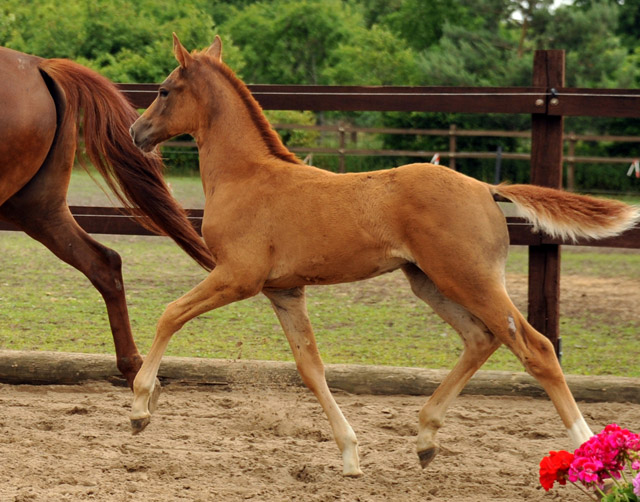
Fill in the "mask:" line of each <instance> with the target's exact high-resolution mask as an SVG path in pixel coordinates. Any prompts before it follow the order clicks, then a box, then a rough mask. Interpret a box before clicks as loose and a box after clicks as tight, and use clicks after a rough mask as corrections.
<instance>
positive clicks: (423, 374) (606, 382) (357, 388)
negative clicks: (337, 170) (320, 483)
mask: <svg viewBox="0 0 640 502" xmlns="http://www.w3.org/2000/svg"><path fill="white" fill-rule="evenodd" d="M447 373H448V370H433V369H423V368H402V367H392V366H370V365H357V364H328V365H327V367H326V376H327V382H328V383H329V386H330V387H331V388H332V389H334V390H342V391H345V392H349V393H352V394H371V395H424V396H428V395H431V394H432V393H433V391H434V390H435V389H436V388H437V387H438V385H439V384H440V382H441V381H442V379H443V378H444V376H445V375H446V374H447ZM158 377H159V378H160V380H161V381H163V383H164V384H167V383H186V384H192V385H224V386H229V385H234V384H249V385H251V384H261V385H264V384H268V385H285V386H286V385H292V386H303V383H302V380H301V379H300V377H299V375H298V372H297V371H296V366H295V363H293V362H276V361H252V360H236V361H233V360H223V359H198V358H190V357H169V356H167V357H164V358H163V360H162V364H161V366H160V371H159V373H158ZM566 378H567V382H568V384H569V387H570V388H571V391H572V392H573V394H574V397H575V398H576V399H577V400H579V401H591V402H629V403H636V404H640V379H637V378H626V377H614V376H582V375H567V376H566ZM91 380H107V381H112V382H115V383H119V384H123V382H124V381H123V380H122V378H121V375H120V373H119V372H118V369H117V368H116V363H115V357H114V356H111V355H107V354H78V353H69V352H44V351H42V352H38V351H16V350H0V382H2V383H8V384H14V385H19V384H31V385H34V384H35V385H43V384H49V385H52V384H58V385H60V384H63V385H75V384H82V383H84V382H87V381H91ZM462 393H463V394H471V395H485V396H528V397H535V398H545V399H546V394H545V393H544V391H543V390H542V388H541V387H540V385H539V384H538V383H537V382H536V381H535V380H534V379H533V378H532V377H530V376H529V375H527V374H526V373H518V372H508V371H479V372H478V373H476V375H475V376H474V377H473V378H472V379H471V381H470V382H469V383H468V384H467V386H466V387H465V389H464V390H463V392H462Z"/></svg>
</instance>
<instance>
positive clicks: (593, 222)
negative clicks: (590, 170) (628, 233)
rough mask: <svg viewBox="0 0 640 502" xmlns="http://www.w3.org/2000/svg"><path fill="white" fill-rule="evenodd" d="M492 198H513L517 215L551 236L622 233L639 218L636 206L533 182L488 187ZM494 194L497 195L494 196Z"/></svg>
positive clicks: (572, 237)
mask: <svg viewBox="0 0 640 502" xmlns="http://www.w3.org/2000/svg"><path fill="white" fill-rule="evenodd" d="M490 189H491V192H492V193H493V194H494V198H495V199H496V200H504V199H506V200H508V201H511V202H513V204H514V205H515V207H516V209H517V211H518V213H519V216H522V217H523V218H525V219H527V220H529V221H530V222H531V223H533V225H534V228H536V229H540V230H542V231H544V232H545V233H547V234H549V235H551V236H552V237H560V238H562V239H568V240H572V241H574V242H575V241H577V240H578V239H579V238H586V239H603V238H605V237H613V236H614V235H618V234H621V233H623V232H624V231H625V230H627V229H629V228H631V227H633V226H634V225H635V224H636V223H638V222H640V207H638V206H630V205H628V204H625V203H623V202H620V201H617V200H610V199H597V198H595V197H589V196H586V195H578V194H574V193H570V192H565V191H563V190H556V189H553V188H544V187H539V186H535V185H498V186H492V187H490ZM496 195H497V197H496Z"/></svg>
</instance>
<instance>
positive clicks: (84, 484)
mask: <svg viewBox="0 0 640 502" xmlns="http://www.w3.org/2000/svg"><path fill="white" fill-rule="evenodd" d="M336 399H337V400H338V402H339V404H340V405H341V407H342V409H343V411H344V413H345V415H346V416H347V418H348V420H349V421H350V422H351V424H352V426H353V427H354V429H355V431H356V434H358V438H359V441H360V455H361V463H362V468H363V470H364V472H365V475H364V476H363V477H361V478H358V479H349V478H343V477H342V475H341V461H340V455H339V453H338V449H337V447H336V445H335V443H334V442H333V439H332V436H331V432H330V430H329V426H328V423H327V421H326V419H325V417H324V414H323V413H322V411H321V409H320V406H319V405H318V404H317V402H316V400H315V398H314V397H313V396H312V395H311V394H310V393H309V392H308V391H307V390H306V389H303V388H297V387H287V386H284V385H282V386H278V385H275V386H274V385H271V386H264V385H261V384H259V383H256V384H255V385H233V386H228V385H220V386H211V385H210V386H194V385H191V386H188V385H183V384H176V383H174V384H170V385H168V386H165V388H164V392H163V394H162V396H161V399H160V407H159V409H158V411H157V412H156V414H155V415H154V418H153V421H152V423H151V425H150V426H149V427H148V428H147V429H146V430H145V431H144V432H143V433H142V434H141V435H138V436H132V435H131V433H130V430H129V424H128V418H127V414H128V411H129V407H130V402H131V393H130V391H129V390H128V389H126V388H122V387H115V386H113V385H111V384H109V383H106V382H95V383H89V384H86V385H78V386H30V385H19V386H13V385H6V384H1V385H0V467H1V468H0V501H1V502H27V501H29V502H31V501H33V502H40V501H42V502H45V501H47V502H50V501H56V502H57V501H90V500H99V501H109V502H124V501H127V502H135V501H156V502H169V501H193V502H204V501H240V500H255V501H289V500H292V501H305V502H306V501H326V502H329V501H335V500H340V501H360V502H365V501H367V502H369V501H385V502H386V501H405V500H406V501H409V500H412V501H413V500H434V501H435V500H439V501H461V500H469V501H474V502H489V501H491V502H495V501H514V502H515V501H522V500H526V501H549V500H581V498H580V497H581V496H582V495H581V494H579V492H578V490H577V489H576V488H574V487H571V486H569V487H559V488H558V489H557V490H555V489H554V490H553V491H552V492H549V493H545V492H544V490H542V489H541V488H539V485H538V479H537V468H538V463H539V461H540V458H541V457H542V456H543V455H545V454H546V453H547V452H548V451H549V450H552V449H568V448H569V447H570V445H569V444H568V440H567V438H566V435H565V433H564V430H563V427H562V425H561V422H560V419H559V418H558V416H557V415H556V413H555V410H554V409H553V407H552V405H551V403H550V402H549V401H548V400H544V399H533V398H514V397H484V396H461V397H459V398H458V399H457V400H456V402H455V403H454V405H453V406H452V408H451V409H450V411H449V414H448V417H447V421H446V423H445V426H444V427H443V429H441V432H440V435H439V438H440V441H441V446H442V447H443V451H442V452H441V454H440V455H439V456H438V457H436V459H435V460H434V462H433V463H432V464H431V466H430V467H429V468H428V469H427V470H424V471H423V470H422V469H420V467H419V465H418V461H417V457H416V454H415V451H414V441H415V439H414V438H415V434H416V433H417V415H418V411H419V409H420V407H421V405H422V404H423V402H424V401H425V398H424V397H415V396H363V395H350V394H347V393H344V392H336ZM581 408H582V410H583V412H584V414H585V416H586V418H587V421H588V422H589V423H590V424H591V425H592V427H593V428H594V430H597V431H599V430H600V429H601V428H602V427H603V426H604V425H606V424H607V423H609V422H612V421H617V422H618V423H620V424H623V425H625V426H626V427H629V428H630V429H632V430H637V429H638V425H640V424H639V417H640V405H631V404H618V403H581Z"/></svg>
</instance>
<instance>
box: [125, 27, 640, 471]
mask: <svg viewBox="0 0 640 502" xmlns="http://www.w3.org/2000/svg"><path fill="white" fill-rule="evenodd" d="M174 53H175V56H176V59H177V60H178V62H179V64H180V66H179V67H178V68H177V69H176V70H174V71H173V73H171V75H169V77H168V78H167V79H166V80H165V81H164V82H163V83H162V84H161V86H160V88H159V91H158V96H157V98H156V100H155V101H154V102H153V104H152V105H151V106H150V107H149V108H148V109H147V110H146V111H145V112H144V114H143V115H142V116H141V117H140V118H139V119H138V120H137V121H136V122H135V123H134V124H133V126H132V127H131V135H132V137H133V139H134V142H135V143H136V145H138V146H139V147H140V148H141V149H143V150H144V151H146V152H150V151H152V150H153V148H154V147H155V145H157V144H158V143H159V142H161V141H165V140H167V139H169V138H171V137H173V136H175V135H177V134H181V133H189V134H191V135H193V136H194V137H195V139H196V141H197V144H198V148H199V152H200V172H201V174H202V182H203V185H204V191H205V196H206V202H205V212H204V220H203V227H202V232H203V236H204V239H205V242H206V244H207V246H209V249H210V250H211V252H212V254H213V257H214V261H215V263H216V266H215V268H214V269H213V271H211V273H210V274H209V276H208V277H207V278H206V279H205V280H204V281H203V282H202V283H200V284H199V285H197V286H196V287H195V288H194V289H192V290H191V291H190V292H188V293H187V294H185V295H184V296H183V297H182V298H180V299H178V300H176V301H175V302H172V303H171V304H169V306H168V307H167V309H166V310H165V312H164V313H163V315H162V316H161V318H160V320H159V322H158V327H157V333H156V336H155V339H154V341H153V345H152V347H151V350H150V352H149V354H148V355H147V357H146V359H145V361H144V363H143V365H142V368H141V369H140V372H139V373H138V375H137V376H136V379H135V382H134V386H133V391H134V400H133V407H132V412H131V422H132V426H133V429H134V432H139V431H141V430H142V429H143V428H144V427H145V426H146V425H147V424H148V422H149V420H150V412H149V407H148V404H149V402H150V401H151V400H152V399H151V395H152V392H153V390H154V381H155V377H156V373H157V371H158V366H159V365H160V359H161V358H162V354H163V352H164V350H165V348H166V346H167V344H168V343H169V339H170V338H171V336H172V335H173V334H174V333H175V332H176V331H178V330H179V329H180V328H181V327H182V326H183V325H184V324H185V323H186V322H187V321H189V320H190V319H192V318H193V317H195V316H197V315H199V314H202V313H204V312H207V311H209V310H212V309H215V308H217V307H221V306H222V305H226V304H229V303H231V302H235V301H238V300H242V299H244V298H248V297H250V296H252V295H255V294H257V293H259V292H262V293H264V294H265V295H266V296H267V297H268V298H269V299H270V300H271V303H272V304H273V308H274V310H275V313H276V315H277V316H278V318H279V320H280V323H281V324H282V327H283V329H284V332H285V334H286V336H287V338H288V340H289V344H290V345H291V349H292V351H293V354H294V356H295V360H296V363H297V367H298V370H299V372H300V374H301V376H302V379H303V380H304V382H305V383H306V385H307V386H308V387H309V388H310V389H311V390H312V391H313V392H314V393H315V395H316V396H317V398H318V400H319V402H320V404H321V405H322V407H323V408H324V411H325V412H326V414H327V417H328V419H329V422H330V424H331V427H332V429H333V434H334V437H335V439H336V442H337V444H338V447H339V448H340V450H341V452H342V457H343V472H344V474H345V475H349V476H356V475H359V474H360V472H361V471H360V467H359V461H358V453H357V441H356V436H355V434H354V432H353V430H352V428H351V426H350V425H349V424H348V423H347V421H346V419H345V418H344V416H343V414H342V412H341V411H340V409H339V408H338V405H337V404H336V402H335V401H334V399H333V397H332V396H331V393H330V391H329V388H328V387H327V384H326V381H325V378H324V367H323V364H322V360H321V358H320V355H319V353H318V350H317V348H316V343H315V340H314V335H313V331H312V328H311V324H310V322H309V316H308V314H307V309H306V306H305V295H304V287H305V286H306V285H308V284H333V283H339V282H347V281H356V280H360V279H366V278H368V277H373V276H376V275H378V274H382V273H384V272H389V271H391V270H394V269H398V268H400V269H402V271H403V272H404V273H405V275H406V276H407V278H408V280H409V283H410V284H411V288H412V289H413V292H414V293H415V294H416V295H417V296H418V297H420V298H421V299H423V300H424V301H425V302H427V303H428V304H430V305H431V306H432V307H433V308H434V309H435V310H436V312H437V313H438V314H440V315H441V316H442V317H443V318H444V319H445V320H446V321H447V322H449V323H450V324H451V325H452V326H453V327H454V328H455V329H456V330H457V331H458V333H459V334H460V336H461V337H462V340H463V341H464V350H463V353H462V355H461V357H460V360H459V361H458V363H457V364H456V366H455V367H454V369H453V370H452V371H451V373H450V374H449V375H448V376H447V377H446V378H445V379H444V381H443V382H442V384H441V385H440V387H439V388H438V389H437V390H436V391H435V392H434V394H433V395H432V396H431V397H430V399H429V400H428V402H427V403H426V404H425V406H424V408H423V409H422V410H421V412H420V416H419V420H420V423H419V434H418V440H417V449H418V455H419V458H420V461H421V463H422V465H423V466H426V465H427V464H428V463H429V462H430V461H431V460H432V458H433V457H434V455H435V454H436V452H437V445H436V442H435V435H436V432H437V431H438V429H439V428H440V427H441V426H442V424H443V420H444V414H445V411H446V409H447V407H448V406H449V405H450V404H451V402H452V401H453V400H454V399H455V397H456V396H457V395H458V393H459V392H460V391H461V390H462V388H463V387H464V385H465V383H466V382H467V381H468V380H469V378H471V376H472V375H473V374H474V373H475V372H476V370H477V369H478V368H480V366H482V364H483V363H484V362H485V361H486V360H487V358H488V357H489V356H490V355H491V354H492V353H493V352H494V351H495V350H496V349H497V348H498V347H499V346H500V345H501V344H503V343H504V344H506V345H507V346H508V347H509V348H510V349H511V350H512V351H513V353H514V354H515V355H516V356H517V357H518V358H519V359H520V361H521V362H522V363H523V365H524V367H525V368H526V370H527V371H528V372H529V373H531V374H532V375H533V376H534V377H535V378H536V379H537V380H538V381H539V382H540V384H541V385H542V386H543V387H544V389H545V390H546V391H547V393H548V394H549V396H550V398H551V400H552V401H553V403H554V405H555V407H556V409H557V411H558V413H559V415H560V417H561V418H562V421H563V422H564V425H565V427H566V428H567V430H568V433H569V436H570V438H571V439H572V440H573V442H574V443H576V444H580V443H582V442H583V441H585V440H586V439H588V438H589V437H590V436H591V434H592V433H591V430H590V429H589V427H588V426H587V424H586V423H585V421H584V419H583V417H582V415H581V413H580V410H579V409H578V407H577V406H576V403H575V401H574V399H573V396H572V395H571V391H570V390H569V388H568V387H567V384H566V382H565V379H564V375H563V374H562V370H561V368H560V365H559V364H558V360H557V359H556V357H555V354H554V351H553V347H552V345H551V343H550V342H549V341H548V340H547V339H546V338H545V337H544V336H543V335H542V334H540V333H538V332H537V331H536V330H534V328H532V327H531V326H530V325H529V323H528V322H527V321H526V319H525V318H524V317H523V316H522V314H521V313H520V312H518V310H517V309H516V307H515V306H514V304H513V303H512V302H511V300H510V299H509V296H508V295H507V292H506V290H505V281H504V266H505V260H506V258H507V251H508V248H509V235H508V232H507V225H506V223H505V218H504V216H503V214H502V212H501V210H500V209H499V207H498V205H497V204H496V202H495V198H496V197H497V198H503V199H508V200H510V201H512V202H513V203H514V204H515V205H516V206H517V207H518V208H520V209H521V211H522V212H523V214H524V216H525V217H527V218H528V219H529V220H531V221H532V222H533V223H535V224H536V225H537V226H538V227H539V228H541V229H542V230H544V231H546V232H549V233H551V234H557V235H561V236H563V237H592V238H598V237H603V236H607V235H614V234H617V233H619V232H622V231H624V230H625V229H626V228H628V227H630V226H632V225H633V224H634V222H635V221H637V220H638V219H639V218H640V211H638V210H637V209H636V208H633V207H630V206H627V205H625V204H622V203H619V202H615V201H604V200H597V199H593V198H589V197H583V196H578V195H573V194H569V193H565V192H562V191H559V190H552V189H546V188H540V187H534V186H525V185H513V186H506V185H499V186H492V185H488V184H486V183H483V182H481V181H477V180H475V179H472V178H469V177H467V176H464V175H462V174H460V173H457V172H455V171H452V170H451V169H447V168H445V167H440V166H435V165H430V164H411V165H407V166H402V167H398V168H396V169H390V170H387V171H378V172H369V173H358V174H333V173H330V172H326V171H322V170H320V169H316V168H314V167H309V166H305V165H303V164H302V163H301V162H299V161H298V160H297V159H296V158H295V157H294V156H293V155H292V154H291V153H290V152H289V151H288V150H287V149H286V148H285V147H284V146H283V144H282V143H281V142H280V140H279V138H278V136H277V135H276V133H275V132H274V131H273V130H272V129H270V127H269V124H268V123H267V121H266V119H265V117H264V115H263V114H262V111H261V109H260V107H259V105H258V104H257V102H256V101H255V100H254V99H253V97H252V96H251V94H250V92H249V90H248V89H247V87H246V86H245V85H244V84H243V83H242V82H241V81H240V80H239V79H238V78H236V77H235V76H234V74H233V72H232V71H231V70H230V69H229V68H228V67H227V66H226V65H224V64H223V63H222V59H221V53H222V44H221V42H220V39H219V38H216V40H215V41H214V42H213V44H212V45H211V46H210V47H209V48H208V49H207V50H205V51H203V52H200V53H193V54H189V52H187V51H186V50H185V48H184V47H183V46H182V45H181V44H180V42H179V40H178V39H177V37H175V35H174Z"/></svg>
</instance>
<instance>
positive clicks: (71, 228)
mask: <svg viewBox="0 0 640 502" xmlns="http://www.w3.org/2000/svg"><path fill="white" fill-rule="evenodd" d="M0 74H1V75H2V78H1V79H0V103H2V106H0V218H2V219H4V220H7V221H10V222H12V223H14V224H15V225H17V226H18V227H19V228H21V229H22V230H24V231H25V232H26V233H27V234H29V235H30V236H31V237H33V238H34V239H36V240H38V241H40V242H42V243H43V244H44V245H45V246H47V247H48V248H49V249H50V250H51V251H52V252H53V253H55V254H56V256H58V257H59V258H60V259H61V260H63V261H65V262H67V263H69V264H70V265H72V266H73V267H75V268H77V269H78V270H80V271H81V272H82V273H84V274H85V275H86V276H87V277H88V278H89V280H90V281H91V282H92V284H93V285H94V286H95V287H96V288H97V289H98V291H100V293H101V294H102V296H103V298H104V300H105V303H106V306H107V311H108V315H109V322H110V324H111V330H112V333H113V338H114V342H115V346H116V354H117V362H118V368H119V369H120V371H121V372H122V373H123V374H124V376H125V377H126V378H127V380H128V382H129V384H130V385H131V384H132V382H133V378H134V377H135V375H136V373H137V371H138V369H139V367H140V365H141V364H142V359H141V357H140V354H139V353H138V350H137V348H136V346H135V343H134V341H133V338H132V335H131V328H130V326H129V318H128V313H127V306H126V301H125V294H124V286H123V280H122V274H121V261H120V257H119V256H118V254H117V253H116V252H114V251H112V250H111V249H108V248H106V247H105V246H103V245H102V244H100V243H98V242H96V241H95V240H94V239H92V238H91V237H90V236H89V235H88V234H87V233H86V232H84V230H82V229H81V228H80V227H79V226H78V224H77V223H76V221H75V220H74V219H73V217H72V215H71V213H70V211H69V208H68V206H67V202H66V195H67V188H68V186H69V179H70V176H71V169H72V167H73V161H74V157H75V153H76V146H77V135H78V131H79V130H80V129H82V138H83V143H84V145H83V146H84V148H85V150H86V154H87V156H88V158H89V160H90V161H91V163H92V164H93V165H94V166H95V167H96V169H97V170H98V171H99V172H100V173H101V174H102V175H103V176H104V177H105V179H106V181H107V184H108V185H109V186H110V188H111V189H112V190H113V191H114V192H115V194H116V195H117V197H118V198H119V199H120V200H121V202H122V203H123V204H124V205H125V207H129V208H138V212H139V213H142V216H144V218H143V220H142V221H141V223H142V224H143V225H145V226H147V227H148V228H149V229H151V230H152V231H154V232H156V233H160V234H166V235H169V236H170V237H172V238H173V239H174V240H175V241H176V243H177V244H178V245H179V246H180V247H182V248H183V249H184V250H185V251H186V252H187V253H188V254H189V255H190V256H192V257H193V258H194V259H195V260H196V261H198V263H200V264H201V265H202V266H204V267H205V268H207V269H211V268H212V266H213V262H212V259H211V256H210V254H209V251H208V250H207V249H206V247H204V245H203V243H202V240H201V239H200V237H199V236H198V234H197V232H195V230H194V229H193V227H192V226H191V224H190V223H189V221H188V219H187V218H186V215H185V213H184V210H183V209H182V208H181V207H180V205H179V204H178V203H177V202H176V201H175V200H174V199H173V197H172V196H171V195H170V192H169V190H168V189H167V186H166V185H165V183H164V181H163V179H162V167H163V166H162V162H161V161H160V159H159V157H157V156H153V155H143V154H141V152H140V151H139V150H138V149H137V148H134V147H133V146H132V144H131V138H130V137H129V134H128V128H129V126H130V125H131V124H132V123H133V121H134V120H135V119H136V118H137V116H138V114H137V112H136V110H135V109H134V108H133V107H132V106H131V105H130V104H129V103H128V102H127V101H126V99H124V97H123V95H122V94H121V93H120V92H119V91H118V89H117V88H116V87H115V86H114V85H113V84H112V83H111V82H109V81H108V80H107V79H105V78H104V77H101V76H100V75H98V74H97V73H95V72H93V71H91V70H89V69H87V68H85V67H83V66H81V65H79V64H77V63H73V62H71V61H68V60H62V59H42V58H39V57H36V56H31V55H27V54H23V53H20V52H16V51H13V50H11V49H7V48H0Z"/></svg>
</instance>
